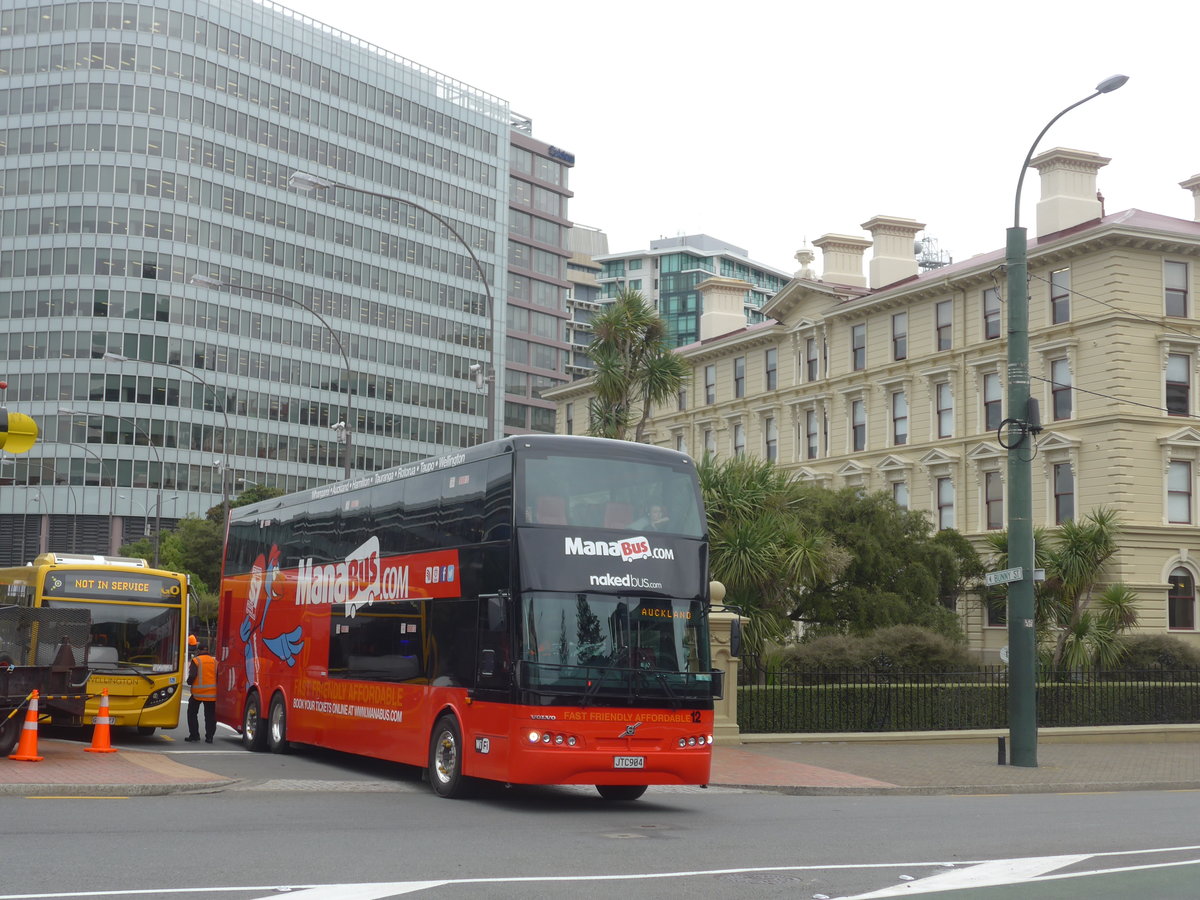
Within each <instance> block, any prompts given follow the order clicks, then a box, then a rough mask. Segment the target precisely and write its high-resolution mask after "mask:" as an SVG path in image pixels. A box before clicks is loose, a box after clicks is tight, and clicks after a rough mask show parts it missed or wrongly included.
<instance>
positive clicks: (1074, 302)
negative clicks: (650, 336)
mask: <svg viewBox="0 0 1200 900" xmlns="http://www.w3.org/2000/svg"><path fill="white" fill-rule="evenodd" d="M1108 162H1109V160H1108V159H1106V158H1105V157H1102V156H1100V155H1098V154H1095V153H1089V152H1083V151H1075V150H1067V149H1063V148H1055V149H1052V150H1049V151H1046V152H1044V153H1042V154H1041V155H1039V156H1037V157H1036V158H1035V159H1034V160H1033V161H1032V166H1033V168H1035V169H1036V170H1037V171H1038V172H1039V174H1040V176H1041V186H1042V196H1041V200H1040V202H1039V203H1038V209H1037V222H1038V225H1037V229H1036V235H1035V236H1033V237H1031V239H1030V241H1029V248H1028V251H1029V287H1030V313H1029V315H1030V325H1029V329H1030V344H1031V350H1030V373H1031V378H1032V387H1031V391H1032V395H1033V396H1034V397H1036V398H1038V400H1039V401H1040V407H1041V411H1042V424H1043V426H1044V431H1042V433H1041V434H1040V435H1039V436H1038V438H1037V441H1036V447H1035V449H1034V450H1033V465H1032V469H1033V492H1034V497H1033V506H1034V525H1035V526H1037V527H1046V528H1052V527H1054V526H1055V525H1057V524H1060V523H1061V522H1063V521H1065V520H1067V519H1070V518H1074V517H1078V516H1083V515H1086V514H1087V513H1088V512H1089V511H1091V510H1093V509H1096V508H1099V507H1108V508H1111V509H1113V510H1115V511H1116V513H1117V515H1118V516H1119V518H1120V522H1121V527H1122V531H1121V535H1120V544H1121V550H1120V552H1119V553H1118V555H1117V556H1116V558H1115V559H1114V560H1113V561H1112V564H1111V565H1110V570H1109V571H1110V573H1111V577H1112V579H1113V580H1119V581H1122V582H1124V583H1125V584H1127V585H1129V586H1130V587H1131V588H1133V589H1134V590H1135V591H1136V592H1137V593H1138V595H1139V597H1140V621H1139V627H1140V628H1141V629H1142V630H1144V631H1147V632H1158V633H1170V634H1172V635H1176V636H1180V637H1183V638H1185V639H1188V640H1190V641H1193V642H1195V643H1197V645H1200V632H1198V631H1197V607H1196V587H1195V586H1196V581H1197V579H1198V578H1200V558H1198V556H1200V550H1198V549H1197V548H1198V547H1200V527H1198V522H1200V520H1198V518H1197V516H1198V514H1200V513H1198V496H1197V492H1198V487H1200V482H1198V481H1197V478H1198V476H1200V419H1198V416H1200V403H1198V391H1200V308H1197V303H1196V289H1197V285H1198V284H1200V279H1198V274H1200V273H1198V272H1197V269H1198V268H1200V176H1194V177H1192V178H1190V179H1188V180H1186V181H1183V182H1181V186H1182V187H1183V188H1184V189H1186V190H1188V191H1190V192H1191V193H1192V194H1193V196H1195V197H1196V198H1197V199H1196V200H1195V210H1196V211H1195V217H1194V219H1192V220H1187V219H1179V218H1173V217H1171V216H1166V215H1161V214H1157V213H1152V212H1147V211H1143V210H1138V209H1127V210H1123V211H1120V212H1116V213H1106V212H1105V210H1104V209H1103V208H1102V200H1100V199H1099V195H1098V194H1097V190H1096V187H1097V173H1098V172H1099V170H1100V169H1102V168H1103V167H1104V166H1105V165H1106V164H1107V163H1108ZM924 227H925V226H924V224H923V223H921V222H918V221H915V220H913V219H906V218H900V217H893V216H876V217H874V218H872V219H870V220H869V221H867V222H865V223H863V225H862V228H863V230H864V231H865V232H867V233H868V234H869V235H870V237H869V238H867V237H862V236H858V235H848V234H833V233H831V234H826V235H823V236H822V237H821V238H819V239H817V240H816V241H814V242H813V244H814V247H815V248H816V250H818V251H820V252H821V255H822V263H823V270H822V272H821V274H820V275H819V276H818V275H817V274H816V272H815V271H814V269H813V268H812V263H813V262H814V261H815V256H816V254H815V253H813V252H812V251H809V250H804V251H801V252H800V253H799V254H797V258H798V259H799V261H800V262H801V269H800V271H798V272H797V273H796V275H795V277H794V278H792V280H791V281H790V282H789V283H788V284H787V285H786V286H785V287H784V288H783V289H782V290H780V291H779V292H778V293H777V294H775V295H774V296H773V297H772V299H771V300H770V301H769V302H768V303H767V304H766V305H765V306H764V307H763V313H764V315H765V316H767V317H769V318H768V320H767V321H764V322H763V323H760V324H754V325H748V326H739V327H736V328H730V327H729V325H730V323H731V322H736V315H737V314H738V313H739V312H740V311H741V300H742V297H743V295H744V292H745V290H746V289H747V285H746V283H745V282H741V281H738V280H736V279H729V278H720V277H716V278H710V279H708V280H707V281H706V282H704V283H701V284H700V285H699V286H698V290H699V291H700V292H701V294H702V295H703V304H704V309H705V314H704V316H702V317H701V321H700V340H698V341H696V342H695V343H692V344H690V345H687V346H685V347H682V348H680V350H679V352H680V353H681V354H683V355H684V357H686V358H687V360H688V361H689V362H690V363H691V365H692V383H691V385H690V386H689V389H688V390H687V392H686V395H685V397H683V398H681V400H680V402H678V403H671V404H667V405H666V406H664V407H663V408H660V409H658V410H657V411H656V412H655V414H654V417H653V431H652V436H651V440H652V441H653V442H654V443H657V444H660V445H665V446H671V447H675V448H678V449H681V450H685V451H687V452H689V453H691V454H692V455H693V456H697V457H699V456H700V455H702V454H704V453H706V452H707V453H715V454H718V455H723V454H735V455H736V454H753V455H758V456H762V457H766V458H769V459H774V460H776V461H778V462H779V464H780V465H783V466H785V467H787V468H788V469H790V470H792V471H794V472H795V474H796V475H797V477H799V478H803V479H805V480H808V481H812V482H815V483H819V484H823V485H826V486H828V487H831V488H841V487H846V486H853V487H858V488H861V489H862V490H865V491H886V492H887V493H888V494H889V495H890V496H892V497H893V498H894V499H895V500H896V502H898V503H900V504H901V505H903V506H906V507H909V508H912V509H920V510H924V511H926V512H927V513H928V514H929V516H930V517H931V520H932V521H933V522H934V523H935V524H936V525H937V526H938V527H943V528H957V529H958V530H960V531H962V532H963V533H964V534H966V535H967V536H968V537H970V538H975V539H979V538H981V537H982V536H983V535H984V534H986V533H987V532H988V531H991V530H998V529H1003V528H1004V527H1005V526H1006V517H1005V504H1006V499H1007V498H1006V493H1007V485H1006V483H1005V482H1006V480H1007V451H1006V450H1004V449H1003V448H1002V447H1001V446H1000V444H999V441H998V429H999V428H1000V427H1001V423H1002V421H1003V420H1004V418H1005V416H1006V411H1005V408H1004V407H1005V396H1006V393H1005V392H1006V349H1007V348H1006V326H1005V306H1004V302H1005V296H1004V295H1005V278H1004V268H1003V267H1004V251H1003V249H998V250H996V251H993V252H991V253H987V254H983V255H980V256H975V257H972V258H971V259H968V260H965V261H960V262H956V263H953V264H951V265H948V266H944V267H942V268H938V269H936V270H933V271H927V272H923V273H922V272H919V271H918V265H917V261H916V259H915V258H914V252H913V251H914V239H915V238H916V236H917V235H918V234H919V233H920V232H921V231H922V230H923V229H924ZM1002 234H1003V231H1002V229H1001V228H998V229H997V237H998V238H1000V237H1001V236H1002ZM868 249H870V250H871V251H872V255H871V256H870V258H869V260H868V259H867V255H866V253H867V250H868ZM586 397H587V382H586V381H583V382H579V383H577V384H574V385H571V386H568V387H567V388H563V389H560V390H559V391H557V392H556V394H555V400H556V401H557V402H558V404H559V407H560V410H561V409H565V408H566V407H567V405H568V404H571V405H573V408H574V409H580V410H586ZM561 418H562V417H560V419H561ZM576 418H578V417H576ZM575 429H576V431H584V430H586V421H582V422H580V421H576V423H575ZM560 430H561V429H560ZM961 613H962V617H963V621H964V625H965V627H966V630H967V633H968V636H969V639H970V641H971V644H972V646H973V647H974V648H975V649H976V650H977V651H978V652H979V653H980V655H981V656H982V658H983V659H985V660H986V661H996V660H997V659H998V653H999V650H1000V648H1001V647H1002V646H1003V645H1004V644H1005V643H1006V642H1007V631H1006V627H1005V622H1004V613H1003V610H988V609H986V608H984V607H983V606H982V605H981V604H980V603H979V602H978V601H977V600H972V601H969V602H967V603H965V604H964V606H963V608H962V610H961Z"/></svg>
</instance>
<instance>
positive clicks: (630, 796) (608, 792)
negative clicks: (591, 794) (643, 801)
mask: <svg viewBox="0 0 1200 900" xmlns="http://www.w3.org/2000/svg"><path fill="white" fill-rule="evenodd" d="M596 790H597V791H599V792H600V796H601V797H603V798H604V799H605V800H612V801H614V802H617V803H628V802H629V801H630V800H636V799H637V798H638V797H640V796H642V794H644V793H646V786H645V785H644V784H598V785H596Z"/></svg>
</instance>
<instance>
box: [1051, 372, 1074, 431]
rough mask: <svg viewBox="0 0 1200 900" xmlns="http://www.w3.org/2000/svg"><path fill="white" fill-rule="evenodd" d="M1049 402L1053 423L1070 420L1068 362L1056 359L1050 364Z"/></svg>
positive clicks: (1069, 375)
mask: <svg viewBox="0 0 1200 900" xmlns="http://www.w3.org/2000/svg"><path fill="white" fill-rule="evenodd" d="M1050 401H1051V402H1050V406H1051V408H1052V409H1053V410H1054V420H1055V421H1059V420H1061V419H1069V418H1071V365H1070V362H1069V361H1068V360H1065V359H1056V360H1053V361H1051V363H1050Z"/></svg>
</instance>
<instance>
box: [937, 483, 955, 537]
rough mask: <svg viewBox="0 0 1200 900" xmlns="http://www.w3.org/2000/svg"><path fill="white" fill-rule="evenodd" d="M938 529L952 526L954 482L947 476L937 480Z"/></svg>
mask: <svg viewBox="0 0 1200 900" xmlns="http://www.w3.org/2000/svg"><path fill="white" fill-rule="evenodd" d="M937 515H938V529H939V530H942V529H946V528H953V527H954V482H953V481H951V480H950V479H949V478H939V479H938V480H937Z"/></svg>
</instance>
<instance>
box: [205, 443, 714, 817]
mask: <svg viewBox="0 0 1200 900" xmlns="http://www.w3.org/2000/svg"><path fill="white" fill-rule="evenodd" d="M707 570H708V544H707V530H706V524H705V517H704V512H703V509H702V505H701V499H700V490H699V486H698V482H697V478H696V470H695V465H694V463H693V461H692V460H691V459H690V458H689V457H688V456H687V455H685V454H683V453H678V452H674V451H670V450H665V449H662V448H659V447H651V446H646V445H643V444H635V443H630V442H625V441H608V440H602V439H598V438H584V437H564V436H553V435H525V436H520V437H513V438H509V439H506V440H502V441H496V442H493V443H490V444H484V445H481V446H479V447H473V448H470V449H467V450H463V451H461V452H456V453H452V454H448V455H446V456H441V457H437V458H432V459H428V460H424V461H421V462H416V463H412V464H408V465H404V466H399V467H396V468H393V469H388V470H386V471H382V472H377V473H373V474H371V475H367V476H363V477H361V478H357V479H352V480H349V481H344V482H339V483H337V484H333V485H330V486H327V487H322V488H318V489H314V490H311V491H305V492H302V493H298V494H293V495H290V496H286V497H280V498H276V499H273V500H267V501H263V502H261V503H257V504H254V505H252V506H246V507H242V508H240V509H235V510H233V514H232V517H231V520H230V527H229V537H228V540H227V542H226V553H225V564H224V570H223V577H222V583H221V602H220V613H219V619H218V637H217V642H218V694H217V714H218V718H219V719H220V721H222V722H224V723H225V724H227V725H230V726H232V727H233V728H234V729H235V730H237V731H238V732H240V733H241V735H242V740H243V743H244V744H245V746H246V747H248V748H249V749H251V750H271V751H274V752H282V751H284V750H286V749H287V747H288V744H289V742H298V743H304V744H312V745H317V746H321V747H328V748H332V749H335V750H342V751H347V752H351V753H358V754H364V755H368V756H373V757H378V758H382V759H389V760H394V761H396V762H400V763H406V764H409V765H418V766H427V767H428V771H429V781H430V783H431V785H432V786H433V789H434V790H435V791H436V792H437V793H438V794H441V795H442V796H445V797H456V796H462V795H464V794H465V793H467V792H468V791H469V790H470V787H471V785H472V783H473V782H474V781H475V779H490V780H494V781H500V782H507V783H512V784H594V785H596V787H597V789H598V790H599V792H600V794H601V795H602V796H604V797H605V798H608V799H614V800H632V799H636V798H637V797H639V796H641V794H642V793H643V792H644V791H645V789H646V786H647V785H651V784H705V783H707V781H708V776H709V767H710V763H711V756H712V746H711V745H712V732H713V700H714V698H719V696H720V692H721V688H722V683H721V678H720V673H718V672H714V671H713V669H712V666H711V662H710V649H709V632H708V579H707Z"/></svg>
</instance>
